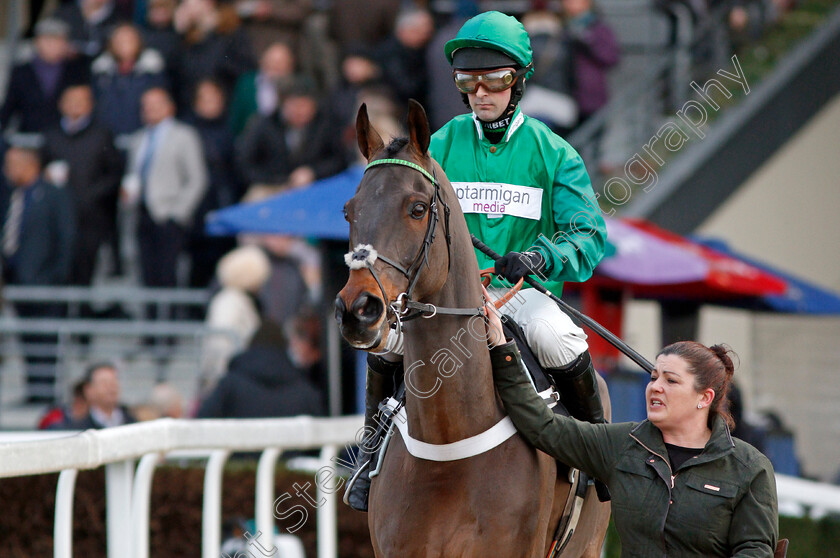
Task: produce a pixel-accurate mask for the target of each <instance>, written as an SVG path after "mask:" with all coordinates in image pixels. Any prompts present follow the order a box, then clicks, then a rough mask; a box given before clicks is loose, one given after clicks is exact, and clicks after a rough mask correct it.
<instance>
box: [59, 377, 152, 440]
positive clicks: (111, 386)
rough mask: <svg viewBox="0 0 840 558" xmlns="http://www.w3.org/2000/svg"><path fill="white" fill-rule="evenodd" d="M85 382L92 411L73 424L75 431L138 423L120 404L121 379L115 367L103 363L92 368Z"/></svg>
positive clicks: (86, 396) (86, 393)
mask: <svg viewBox="0 0 840 558" xmlns="http://www.w3.org/2000/svg"><path fill="white" fill-rule="evenodd" d="M84 381H85V390H84V391H85V399H86V400H87V402H88V404H89V405H90V411H89V412H88V414H87V415H86V416H85V417H84V418H83V419H82V420H80V421H78V422H74V423H73V425H72V426H73V428H74V429H79V430H87V429H89V428H96V429H101V428H111V427H113V426H122V425H123V424H131V423H133V422H137V421H136V419H135V418H134V415H133V414H132V413H131V412H130V411H129V410H128V408H127V407H126V406H125V405H122V404H120V379H119V373H118V372H117V367H116V366H115V365H113V364H111V363H108V362H101V363H97V364H94V365H92V366H90V367H89V368H88V369H87V372H86V373H85V379H84Z"/></svg>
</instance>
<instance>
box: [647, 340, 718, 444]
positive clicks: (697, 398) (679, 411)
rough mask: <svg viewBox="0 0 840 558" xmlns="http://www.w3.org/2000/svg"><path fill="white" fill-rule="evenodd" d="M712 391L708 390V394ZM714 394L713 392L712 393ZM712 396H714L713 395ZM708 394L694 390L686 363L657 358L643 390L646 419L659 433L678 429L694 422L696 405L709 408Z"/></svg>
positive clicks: (692, 375)
mask: <svg viewBox="0 0 840 558" xmlns="http://www.w3.org/2000/svg"><path fill="white" fill-rule="evenodd" d="M707 391H711V390H707ZM712 393H714V392H712ZM712 396H714V395H712ZM707 399H708V394H707V393H699V392H698V391H697V390H696V389H695V387H694V374H693V373H692V372H691V371H689V366H688V363H687V362H686V361H685V360H684V359H683V358H682V357H679V356H676V355H660V356H659V357H657V359H656V368H655V369H654V371H653V373H652V374H651V375H650V382H649V383H648V385H647V388H645V401H646V403H647V417H648V420H650V422H652V423H653V424H654V425H656V426H657V427H658V428H659V429H660V430H664V431H668V430H673V429H675V428H676V429H679V428H681V427H685V425H687V424H690V423H691V422H692V421H694V420H695V419H696V418H697V413H700V412H701V411H700V409H698V408H697V405H698V403H700V404H702V405H703V407H704V408H705V407H708V404H709V401H708V400H707Z"/></svg>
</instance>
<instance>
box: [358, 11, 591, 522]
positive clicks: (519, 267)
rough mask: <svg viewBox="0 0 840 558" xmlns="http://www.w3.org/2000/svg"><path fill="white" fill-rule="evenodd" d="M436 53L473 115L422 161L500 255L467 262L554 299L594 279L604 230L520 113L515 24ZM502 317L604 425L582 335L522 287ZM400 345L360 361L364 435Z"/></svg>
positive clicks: (581, 174) (526, 57) (526, 59)
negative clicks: (526, 280) (527, 279)
mask: <svg viewBox="0 0 840 558" xmlns="http://www.w3.org/2000/svg"><path fill="white" fill-rule="evenodd" d="M444 53H445V54H446V57H447V59H448V60H449V62H450V64H451V65H452V68H453V72H452V74H453V79H454V82H455V86H456V88H457V89H458V91H459V92H460V94H461V96H462V98H463V101H464V103H465V104H466V105H467V106H468V107H469V108H470V109H471V110H472V112H471V113H470V114H463V115H460V116H456V117H455V118H453V119H452V120H451V121H449V122H448V123H447V124H445V125H444V126H443V127H442V128H441V129H440V130H438V131H437V132H436V133H435V134H434V135H433V136H432V140H431V144H430V146H429V151H430V153H431V155H432V157H434V159H435V160H437V161H438V163H440V165H441V167H442V168H443V170H444V172H445V173H446V175H447V177H448V178H449V180H450V181H451V182H452V186H453V188H454V189H455V191H456V193H457V195H458V198H459V200H460V203H461V209H462V210H463V212H464V216H465V218H466V221H467V226H468V228H469V230H470V232H471V233H472V234H474V235H475V236H476V237H478V238H479V239H481V240H482V241H483V242H484V243H485V244H487V245H488V246H490V248H492V249H493V250H495V251H496V252H498V253H500V254H504V256H503V257H502V258H500V259H499V260H496V261H495V262H493V261H492V260H490V259H488V257H487V256H485V255H484V254H483V253H480V252H476V255H477V257H478V263H479V267H480V268H485V267H490V266H494V267H495V271H496V273H497V274H499V275H501V277H503V278H504V280H506V281H509V282H510V283H511V284H512V283H516V282H517V281H518V280H519V279H521V278H522V277H523V276H525V275H534V276H536V277H535V278H536V279H537V280H539V281H540V282H541V283H542V284H543V285H544V286H545V287H546V288H548V289H549V290H550V291H551V292H553V293H554V294H556V295H558V296H559V295H560V293H561V291H562V288H563V282H564V281H574V282H582V281H586V280H587V279H589V277H590V276H591V275H592V271H593V269H594V268H595V266H596V265H597V264H598V262H599V261H600V260H601V258H602V257H603V255H604V246H605V242H606V226H605V224H604V220H603V217H602V216H601V214H600V210H599V208H598V204H597V202H596V197H595V194H594V192H593V190H592V184H591V182H590V179H589V175H588V174H587V172H586V167H585V166H584V164H583V160H582V159H581V157H580V155H578V154H577V152H576V151H575V150H574V149H573V148H572V147H571V146H570V145H569V144H568V143H567V142H566V141H565V140H564V139H563V138H561V137H560V136H558V135H556V134H554V133H553V132H552V131H551V130H550V129H549V128H548V127H547V126H545V125H544V124H542V123H541V122H539V121H538V120H535V119H533V118H530V117H528V116H526V115H525V114H523V113H522V110H521V109H520V107H519V101H520V99H521V98H522V94H523V93H524V91H525V82H526V80H527V79H528V78H529V77H531V75H532V74H533V73H534V64H533V58H532V51H531V41H530V39H529V37H528V33H527V32H526V31H525V28H524V27H523V26H522V24H521V23H520V22H519V21H517V20H516V18H514V17H511V16H507V15H504V14H502V13H500V12H495V11H491V12H485V13H482V14H479V15H478V16H476V17H474V18H472V19H470V20H469V21H467V22H466V23H464V25H463V27H461V30H460V31H459V32H458V34H457V36H456V37H455V38H454V39H452V40H451V41H449V42H447V43H446V45H445V47H444ZM505 285H507V286H510V285H509V284H507V283H506V282H505V281H503V280H500V279H498V278H497V279H496V280H495V281H494V283H493V286H494V287H495V288H496V289H497V292H498V290H500V289H501V288H503V287H504V286H505ZM490 293H491V294H494V289H492V288H491V289H490ZM501 312H502V313H503V314H507V315H509V316H510V317H511V318H513V320H514V321H515V322H516V323H517V324H518V325H519V326H520V328H521V329H522V331H523V333H524V335H525V339H526V340H527V342H528V345H529V346H530V347H531V349H532V351H533V352H534V355H535V356H536V358H537V360H538V361H539V363H540V365H542V366H543V368H545V369H546V370H547V372H548V373H549V374H550V375H551V377H552V379H553V380H554V382H555V384H556V386H557V388H558V390H559V391H560V393H561V394H562V396H563V402H564V404H565V405H566V407H567V408H568V410H569V412H570V413H571V414H572V415H573V416H574V417H575V418H578V419H581V420H586V421H589V422H593V423H599V422H604V411H603V407H602V405H601V398H600V394H599V391H598V384H597V381H596V372H595V369H594V368H593V366H592V359H591V357H590V355H589V350H588V345H587V343H586V334H585V333H584V332H583V330H582V329H581V328H580V327H578V326H577V325H575V324H574V323H573V322H572V320H571V319H570V318H569V317H568V316H567V315H566V314H565V313H564V312H562V311H561V310H560V308H558V306H557V305H556V304H555V303H554V302H552V301H551V299H550V298H549V297H547V296H546V295H544V294H542V293H540V292H538V291H536V290H535V289H531V288H523V289H522V291H520V293H519V295H517V296H516V297H514V298H513V299H512V300H510V301H509V302H508V303H507V304H506V305H504V306H503V307H502V308H501ZM400 337H401V336H396V335H389V337H388V346H387V349H388V352H387V353H385V354H382V355H374V354H371V355H369V356H368V365H369V367H368V384H367V393H366V424H368V423H372V422H373V421H372V417H373V414H375V413H376V411H377V404H378V402H379V401H381V400H382V399H383V398H384V397H385V395H386V394H385V393H384V392H383V391H379V390H382V389H383V388H384V387H385V386H387V385H388V384H389V383H390V382H392V378H393V376H394V374H399V372H400V371H401V370H402V362H401V360H400V359H401V357H400V356H399V355H401V353H402V350H401V349H402V347H401V341H402V340H401V339H400ZM362 460H363V458H360V461H362ZM368 486H369V479H367V478H366V474H364V475H360V476H359V478H358V479H357V481H356V482H355V484H354V486H353V487H351V488H350V491H349V493H348V496H349V501H350V504H351V506H353V507H354V508H355V509H362V510H366V507H367V506H366V504H367V493H366V490H367V487H368Z"/></svg>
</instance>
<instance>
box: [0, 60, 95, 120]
mask: <svg viewBox="0 0 840 558" xmlns="http://www.w3.org/2000/svg"><path fill="white" fill-rule="evenodd" d="M60 72H61V74H60V77H59V78H58V83H57V84H56V86H55V88H54V90H53V91H45V90H44V88H43V87H42V85H41V82H40V81H39V80H38V76H37V74H36V73H35V69H34V67H33V65H32V62H27V63H25V64H20V65H18V66H15V67H14V69H13V70H12V74H11V76H10V77H9V87H8V89H7V91H6V100H5V101H4V102H3V106H2V107H0V129H3V130H5V129H6V128H7V127H8V126H9V123H10V121H11V120H13V119H14V118H15V117H17V118H19V119H20V122H19V124H18V127H17V129H18V131H19V132H26V133H35V132H43V131H44V130H47V129H48V128H51V127H53V126H57V125H58V122H59V121H60V120H61V114H60V113H59V111H58V99H59V97H60V96H61V92H62V91H63V90H64V89H65V88H66V87H67V86H68V85H71V84H79V83H87V82H88V81H89V79H90V72H89V71H88V69H87V67H86V66H85V64H84V63H83V62H82V61H76V60H74V61H65V62H64V63H62V65H61V70H60Z"/></svg>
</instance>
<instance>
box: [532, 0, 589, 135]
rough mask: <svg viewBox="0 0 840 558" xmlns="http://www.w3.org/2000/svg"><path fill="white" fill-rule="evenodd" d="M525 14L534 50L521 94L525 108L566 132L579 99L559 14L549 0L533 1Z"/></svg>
mask: <svg viewBox="0 0 840 558" xmlns="http://www.w3.org/2000/svg"><path fill="white" fill-rule="evenodd" d="M532 6H533V9H532V10H531V11H530V12H528V13H527V14H525V16H524V17H523V18H522V25H524V26H525V30H526V31H527V32H528V35H530V37H531V48H533V50H534V68H535V70H534V75H533V77H532V78H531V79H530V81H529V83H528V87H527V88H526V89H525V93H524V94H523V95H522V101H521V103H520V105H521V106H522V110H523V111H526V112H527V113H528V114H529V115H531V116H533V117H535V118H538V119H539V120H541V121H543V122H544V123H545V124H546V125H548V126H549V127H550V128H551V129H552V131H554V133H556V134H558V135H560V136H564V137H565V136H566V135H567V134H568V133H569V132H570V131H571V130H572V129H573V128H574V127H575V125H576V124H577V121H578V108H577V102H576V101H575V99H574V97H573V96H572V82H573V79H572V74H573V71H572V56H571V54H572V53H571V49H570V45H569V41H568V40H567V39H566V37H565V36H564V35H563V23H562V21H561V20H560V16H559V15H558V14H557V13H555V12H554V11H551V10H549V9H548V8H547V2H545V1H540V2H533V3H532Z"/></svg>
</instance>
